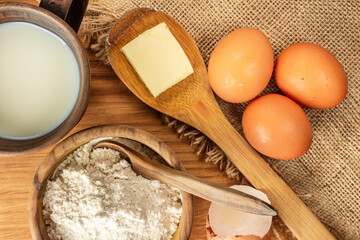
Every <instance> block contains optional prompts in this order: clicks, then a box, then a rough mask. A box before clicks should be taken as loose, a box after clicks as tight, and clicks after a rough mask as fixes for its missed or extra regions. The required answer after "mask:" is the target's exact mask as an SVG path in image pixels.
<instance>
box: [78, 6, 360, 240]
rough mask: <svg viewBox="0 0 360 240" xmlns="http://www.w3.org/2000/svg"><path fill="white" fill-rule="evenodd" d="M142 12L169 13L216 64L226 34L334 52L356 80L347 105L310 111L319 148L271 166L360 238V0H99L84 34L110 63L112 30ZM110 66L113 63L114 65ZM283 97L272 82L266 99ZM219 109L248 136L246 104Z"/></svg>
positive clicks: (190, 133)
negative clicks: (245, 31)
mask: <svg viewBox="0 0 360 240" xmlns="http://www.w3.org/2000/svg"><path fill="white" fill-rule="evenodd" d="M136 7H150V8H155V9H157V10H161V11H163V12H165V13H168V14H170V15H171V16H173V17H174V18H176V19H177V20H178V21H179V22H180V23H181V24H182V25H183V26H184V27H185V28H186V29H187V30H188V31H189V33H190V34H191V35H192V37H193V38H194V39H195V41H196V43H197V44H198V46H199V49H200V51H201V53H202V55H203V58H204V60H205V63H206V64H207V63H208V60H209V56H210V53H211V51H212V50H213V49H214V47H215V46H216V44H217V43H218V42H219V40H220V39H222V38H223V37H224V36H225V35H226V34H228V33H230V32H231V31H233V30H235V29H238V28H241V27H254V28H257V29H259V30H261V31H263V32H264V33H265V34H266V36H267V37H268V38H269V40H270V42H271V44H272V47H273V50H274V54H275V57H277V56H278V55H279V53H280V52H281V51H282V50H283V49H284V48H285V47H287V46H289V45H291V44H293V43H296V42H313V43H316V44H319V45H321V46H323V47H325V48H327V49H328V50H330V51H331V52H332V53H333V54H334V55H335V56H336V57H337V58H338V60H339V61H340V62H341V63H342V65H343V66H344V69H345V71H346V73H347V76H348V79H349V92H348V95H347V97H346V99H345V100H344V101H343V102H342V103H341V104H340V105H339V106H337V107H335V108H332V109H328V110H313V109H306V108H305V109H304V110H305V112H306V113H307V115H308V116H309V119H310V121H311V123H312V127H313V134H314V138H313V144H312V146H311V148H310V150H309V151H308V152H307V153H306V154H305V155H304V156H302V157H300V158H298V159H295V160H292V161H279V160H274V159H268V158H266V160H267V161H268V163H269V164H270V165H271V166H272V167H273V168H274V169H275V170H276V171H277V172H278V173H279V175H280V176H282V177H283V178H284V180H285V181H286V182H287V183H288V184H289V186H291V188H292V189H293V190H294V191H295V192H296V193H297V194H298V195H299V196H300V197H301V199H302V200H303V201H304V202H305V203H306V204H307V205H308V206H309V207H310V209H311V210H312V211H313V212H314V213H315V214H316V215H317V216H318V218H319V219H320V220H321V221H322V222H323V223H324V224H325V225H326V226H327V227H328V228H329V230H330V231H331V232H332V233H333V234H334V235H335V236H336V237H337V238H338V239H354V240H355V239H360V210H359V209H360V200H359V199H360V186H359V185H360V146H359V141H360V79H359V76H360V67H359V65H360V41H359V38H360V31H359V29H360V1H356V0H348V1H338V0H332V1H329V0H326V1H325V0H323V1H310V0H306V1H295V0H292V1H280V0H278V1H263V0H258V1H246V0H244V1H240V0H239V1H235V0H230V1H229V0H199V1H195V0H194V1H186V0H183V1H181V0H177V1H166V0H158V1H145V0H144V1H141V0H132V1H130V0H121V1H120V0H92V1H90V5H89V8H88V13H87V16H86V17H85V19H84V22H83V28H82V32H83V34H84V36H85V37H86V39H87V40H88V41H90V40H91V39H92V40H95V42H94V41H93V43H92V45H91V47H92V49H93V50H94V51H95V52H96V54H97V56H98V57H99V59H100V60H102V61H104V62H105V63H106V62H107V55H106V54H107V52H106V51H107V49H106V44H105V42H106V37H107V33H108V31H109V30H110V29H111V27H112V26H113V25H114V24H115V23H116V20H117V19H118V18H119V17H121V16H122V15H123V14H124V13H125V12H126V11H128V10H130V9H133V8H136ZM107 63H108V62H107ZM269 92H272V93H276V92H279V90H278V88H277V87H276V84H275V81H274V79H273V78H272V80H271V82H270V84H269V86H268V87H267V88H266V90H265V91H264V92H263V93H262V94H264V93H269ZM218 102H219V105H220V106H221V108H222V110H223V112H224V113H225V115H226V116H227V117H228V119H229V121H230V122H231V123H232V124H233V126H234V127H235V128H236V129H237V130H238V131H240V132H241V115H242V112H243V110H244V108H245V107H246V105H247V103H245V104H229V103H226V102H224V101H222V100H220V99H218ZM165 119H167V120H166V121H167V123H168V124H169V125H172V126H174V127H175V129H176V130H177V131H178V133H179V134H181V135H185V136H186V137H189V138H190V139H192V143H194V144H195V145H199V148H200V150H199V151H202V150H205V152H206V153H207V154H208V160H210V161H214V162H220V163H222V164H223V167H224V166H225V167H226V171H227V173H228V174H229V175H230V176H231V177H239V175H238V172H237V171H236V170H234V168H233V167H232V166H231V164H230V163H228V162H227V161H226V156H224V154H223V153H222V152H221V151H220V150H219V149H218V148H217V147H216V146H213V145H212V144H211V142H209V140H208V139H207V138H206V137H204V136H203V135H202V134H201V133H199V132H198V131H196V130H194V129H192V128H191V127H189V126H187V125H185V124H183V123H180V122H178V121H174V120H172V119H168V118H166V117H165Z"/></svg>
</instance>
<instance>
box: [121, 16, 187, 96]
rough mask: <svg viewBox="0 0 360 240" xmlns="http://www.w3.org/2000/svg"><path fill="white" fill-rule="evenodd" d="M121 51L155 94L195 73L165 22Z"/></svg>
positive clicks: (144, 33)
mask: <svg viewBox="0 0 360 240" xmlns="http://www.w3.org/2000/svg"><path fill="white" fill-rule="evenodd" d="M121 50H122V51H123V53H124V54H125V56H126V58H127V59H128V60H129V62H130V63H131V65H132V66H133V67H134V69H135V70H136V72H137V73H138V75H139V76H140V78H141V79H142V81H143V82H144V83H145V85H146V86H147V88H148V89H149V90H150V92H151V94H152V95H153V96H154V97H157V96H158V95H159V94H160V93H162V92H164V91H166V90H167V89H169V88H171V87H172V86H174V85H175V84H177V83H178V82H180V81H181V80H183V79H185V78H186V77H187V76H189V75H190V74H192V73H193V72H194V70H193V68H192V66H191V64H190V62H189V59H188V58H187V56H186V54H185V53H184V50H183V49H182V48H181V46H180V44H179V43H178V42H177V40H176V39H175V37H174V36H173V35H172V33H171V32H170V30H169V28H168V27H167V26H166V24H165V23H164V22H163V23H160V24H159V25H157V26H155V27H153V28H151V29H149V30H147V31H145V32H143V33H142V34H140V35H139V36H138V37H137V38H135V39H134V40H132V41H131V42H129V43H128V44H126V45H125V46H124V47H123V48H122V49H121Z"/></svg>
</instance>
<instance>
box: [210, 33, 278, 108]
mask: <svg viewBox="0 0 360 240" xmlns="http://www.w3.org/2000/svg"><path fill="white" fill-rule="evenodd" d="M273 67H274V54H273V50H272V48H271V45H270V42H269V40H268V38H267V37H266V36H265V34H264V33H262V32H261V31H259V30H257V29H254V28H242V29H238V30H236V31H233V32H231V33H230V34H228V35H227V36H226V37H225V38H224V39H222V40H221V41H220V42H219V44H218V45H217V46H216V48H215V49H214V51H213V52H212V54H211V56H210V61H209V67H208V75H209V81H210V85H211V87H212V89H213V90H214V92H215V93H216V94H217V95H218V96H219V97H221V98H222V99H224V100H225V101H228V102H232V103H240V102H246V101H248V100H251V99H252V98H254V97H256V96H257V95H258V94H259V93H261V92H262V91H263V90H264V88H265V87H266V85H267V84H268V82H269V80H270V77H271V74H272V71H273Z"/></svg>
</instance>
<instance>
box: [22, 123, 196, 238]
mask: <svg viewBox="0 0 360 240" xmlns="http://www.w3.org/2000/svg"><path fill="white" fill-rule="evenodd" d="M110 137H120V138H124V139H129V140H134V141H137V142H139V143H141V144H143V145H145V146H147V147H149V148H150V149H152V150H153V151H155V152H156V153H157V154H159V155H160V156H161V157H162V158H163V159H164V160H166V162H167V163H168V164H169V165H170V166H172V167H173V168H175V169H177V170H181V171H185V169H184V167H183V165H182V163H181V161H180V160H179V159H178V158H177V156H176V155H175V153H174V152H173V151H172V150H171V149H170V148H169V147H168V146H167V145H166V144H165V143H164V142H162V141H161V140H160V139H158V138H156V137H154V136H153V135H151V134H150V133H148V132H145V131H143V130H140V129H137V128H132V127H128V126H122V125H104V126H98V127H93V128H89V129H85V130H82V131H80V132H78V133H75V134H74V135H72V136H70V137H68V138H66V139H65V140H63V141H62V142H60V143H59V144H58V145H57V146H56V147H55V148H54V149H53V150H52V151H51V152H50V153H49V154H48V155H47V156H46V157H45V159H44V161H43V162H42V163H41V165H40V166H39V168H38V170H37V172H36V174H35V176H34V181H33V184H32V186H31V189H30V199H29V223H30V230H31V234H32V237H33V239H49V236H48V234H47V230H46V225H45V222H44V218H43V213H42V209H43V202H42V199H43V196H44V192H45V188H46V184H47V181H48V179H49V178H50V177H51V176H52V173H53V172H54V170H55V169H56V167H57V166H58V165H59V164H60V163H61V161H63V160H65V158H66V157H67V156H68V155H69V154H71V153H72V152H73V151H74V150H75V149H77V148H78V147H80V146H81V145H84V144H86V143H88V142H90V141H92V140H94V139H98V138H110ZM181 196H182V204H183V211H182V215H181V218H180V223H179V227H178V229H177V231H176V232H175V233H174V235H173V238H172V239H173V240H185V239H189V237H190V234H191V228H192V224H193V216H194V203H193V196H192V195H191V194H189V193H186V192H184V191H181Z"/></svg>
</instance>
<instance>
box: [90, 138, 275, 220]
mask: <svg viewBox="0 0 360 240" xmlns="http://www.w3.org/2000/svg"><path fill="white" fill-rule="evenodd" d="M94 148H110V149H114V150H117V151H119V152H120V153H121V154H122V155H123V157H126V158H128V159H129V160H130V162H131V164H132V168H133V170H134V171H135V172H136V173H138V174H141V175H142V176H144V177H147V178H152V179H158V180H160V181H161V182H163V183H167V184H169V185H172V186H174V187H177V188H179V189H181V190H183V191H186V192H188V193H191V194H193V195H196V196H198V197H201V198H204V199H206V200H209V201H212V202H215V203H218V204H223V205H226V206H228V207H231V208H235V209H239V210H241V211H244V212H248V213H254V214H259V215H268V216H275V215H277V211H276V209H275V208H274V207H273V206H271V205H270V204H268V203H266V202H264V201H262V200H260V199H258V198H255V197H253V196H251V195H248V194H246V193H243V192H240V191H237V190H234V189H231V188H228V187H225V186H222V185H219V184H216V183H213V182H209V181H206V180H204V179H201V178H198V177H195V176H193V175H190V174H188V173H185V172H182V171H179V170H175V169H173V168H170V167H167V166H165V165H163V164H161V163H158V162H156V161H152V160H150V159H149V158H147V157H146V156H144V155H142V154H140V153H138V152H136V151H135V150H133V149H132V148H130V147H128V146H126V145H123V144H121V143H118V142H115V141H111V140H104V141H101V142H98V143H97V144H96V145H95V146H94Z"/></svg>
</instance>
